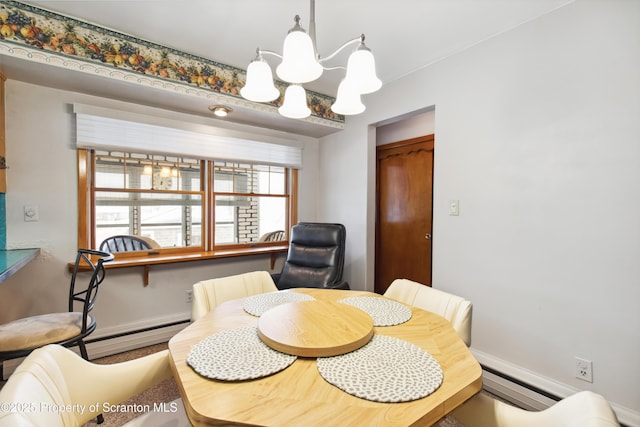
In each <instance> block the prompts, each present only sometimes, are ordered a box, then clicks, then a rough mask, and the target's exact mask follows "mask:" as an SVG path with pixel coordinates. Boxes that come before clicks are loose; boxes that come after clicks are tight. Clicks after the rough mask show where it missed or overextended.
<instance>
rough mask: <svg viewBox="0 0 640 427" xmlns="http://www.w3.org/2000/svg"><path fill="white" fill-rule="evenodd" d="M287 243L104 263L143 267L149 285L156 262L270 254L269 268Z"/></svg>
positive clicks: (71, 267)
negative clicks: (152, 268)
mask: <svg viewBox="0 0 640 427" xmlns="http://www.w3.org/2000/svg"><path fill="white" fill-rule="evenodd" d="M288 249H289V245H287V244H285V245H279V246H264V247H256V248H242V249H238V248H234V249H217V250H214V251H204V252H186V253H180V254H166V255H162V254H157V255H149V254H145V255H141V256H131V257H127V258H121V259H114V260H113V261H110V262H107V263H105V264H104V267H105V268H106V269H108V270H109V269H112V268H129V267H143V268H144V282H143V284H144V286H148V285H149V271H150V269H151V266H152V265H157V264H174V263H179V262H190V261H203V260H207V259H219V258H233V257H240V256H251V255H270V256H271V269H273V267H274V265H275V262H276V258H277V256H278V254H280V253H284V252H287V250H288ZM69 269H70V270H73V263H71V264H69Z"/></svg>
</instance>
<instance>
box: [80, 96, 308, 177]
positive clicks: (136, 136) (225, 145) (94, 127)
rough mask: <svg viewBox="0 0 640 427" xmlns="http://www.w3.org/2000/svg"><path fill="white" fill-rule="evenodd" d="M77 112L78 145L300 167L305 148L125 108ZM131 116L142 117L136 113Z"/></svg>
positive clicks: (81, 146) (85, 109)
mask: <svg viewBox="0 0 640 427" xmlns="http://www.w3.org/2000/svg"><path fill="white" fill-rule="evenodd" d="M74 112H75V113H76V145H77V147H78V148H95V149H103V150H112V151H113V150H119V151H125V152H141V153H150V154H168V155H176V156H182V157H185V156H189V157H194V158H199V159H207V160H227V161H237V162H247V163H260V164H270V165H277V166H286V167H292V168H298V169H299V168H300V167H301V166H302V148H301V147H300V146H296V145H288V144H277V143H272V142H264V141H260V140H258V139H259V137H255V139H254V138H251V139H250V138H248V137H237V136H225V135H220V133H221V130H220V129H218V128H213V127H208V126H203V125H200V124H193V126H192V127H193V128H194V129H185V128H179V127H172V126H162V125H159V124H154V123H144V122H143V120H140V121H131V120H126V119H124V118H120V117H117V116H119V115H122V114H123V112H115V111H110V110H105V109H101V108H98V107H91V106H84V105H80V104H75V105H74ZM124 114H125V115H126V113H124ZM114 116H116V117H114ZM129 116H131V117H136V116H137V117H140V115H135V114H130V115H129ZM155 120H162V119H160V118H158V119H155ZM165 122H166V120H165ZM222 131H224V130H222Z"/></svg>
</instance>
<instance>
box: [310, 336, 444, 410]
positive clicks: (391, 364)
mask: <svg viewBox="0 0 640 427" xmlns="http://www.w3.org/2000/svg"><path fill="white" fill-rule="evenodd" d="M317 364H318V372H319V373H320V375H321V376H322V378H324V379H325V380H326V381H327V382H328V383H330V384H333V385H334V386H336V387H338V388H339V389H341V390H343V391H345V392H347V393H349V394H351V395H354V396H357V397H360V398H362V399H367V400H371V401H374V402H383V403H396V402H409V401H411V400H416V399H421V398H423V397H425V396H428V395H429V394H431V393H433V392H434V391H435V390H436V389H437V388H438V387H440V384H442V369H441V368H440V365H439V364H438V361H437V360H435V359H434V358H433V356H431V355H430V354H429V353H427V352H426V351H424V350H423V349H421V348H420V347H418V346H416V345H414V344H411V343H409V342H407V341H403V340H401V339H398V338H394V337H389V336H386V335H374V336H373V338H371V341H369V342H368V343H367V344H366V345H365V346H363V347H360V348H359V349H358V350H355V351H352V352H351V353H347V354H343V355H340V356H334V357H320V358H318V360H317Z"/></svg>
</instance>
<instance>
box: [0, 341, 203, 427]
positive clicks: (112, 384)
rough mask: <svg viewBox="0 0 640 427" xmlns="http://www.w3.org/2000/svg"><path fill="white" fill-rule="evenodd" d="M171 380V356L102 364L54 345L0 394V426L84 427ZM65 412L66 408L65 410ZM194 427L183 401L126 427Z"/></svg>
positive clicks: (21, 369)
mask: <svg viewBox="0 0 640 427" xmlns="http://www.w3.org/2000/svg"><path fill="white" fill-rule="evenodd" d="M170 376H171V368H170V366H169V352H168V350H164V351H161V352H158V353H154V354H150V355H148V356H144V357H140V358H138V359H134V360H129V361H127V362H122V363H115V364H111V365H98V364H94V363H91V362H88V361H86V360H84V359H82V358H81V357H80V356H78V355H77V354H76V353H74V352H73V351H71V350H69V349H68V348H65V347H63V346H61V345H58V344H50V345H47V346H44V347H41V348H39V349H37V350H35V351H33V352H32V353H31V354H30V355H29V356H28V357H27V358H26V359H24V361H23V362H22V363H21V364H20V365H19V366H18V367H17V368H16V370H15V372H14V373H13V374H12V375H11V377H10V378H9V380H8V381H7V383H6V384H5V385H4V387H2V389H1V390H0V405H2V407H3V408H5V407H6V408H11V410H8V411H5V410H2V411H0V427H22V426H25V427H26V426H33V427H35V426H47V427H74V426H81V425H83V424H85V423H86V422H88V421H90V420H91V419H93V418H95V417H96V416H97V415H99V414H100V413H101V412H104V411H103V407H104V405H105V404H106V405H109V406H111V405H118V404H120V403H122V402H124V401H125V400H127V399H128V398H130V397H132V396H135V395H137V394H138V393H140V392H142V391H144V390H146V389H148V388H149V387H151V386H153V385H155V384H157V383H159V382H160V381H162V380H164V379H167V378H169V377H170ZM62 409H64V410H62ZM152 425H153V426H159V425H166V426H174V427H178V426H190V425H191V424H190V422H189V419H188V418H187V415H186V413H185V411H184V406H183V405H182V401H181V400H177V401H174V402H170V403H168V404H167V405H166V410H165V411H159V410H157V411H153V408H151V412H148V413H147V414H145V415H142V416H141V417H138V418H136V419H134V420H132V421H131V422H130V423H129V424H126V426H129V427H131V426H152Z"/></svg>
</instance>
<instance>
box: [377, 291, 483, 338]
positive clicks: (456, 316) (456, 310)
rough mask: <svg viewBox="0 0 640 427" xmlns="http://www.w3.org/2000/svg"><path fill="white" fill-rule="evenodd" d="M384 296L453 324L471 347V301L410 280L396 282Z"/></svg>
mask: <svg viewBox="0 0 640 427" xmlns="http://www.w3.org/2000/svg"><path fill="white" fill-rule="evenodd" d="M384 296H385V297H387V298H392V299H394V300H397V301H400V302H403V303H405V304H409V305H413V306H414V307H418V308H421V309H423V310H427V311H431V312H433V313H436V314H439V315H440V316H442V317H444V318H445V319H447V320H448V321H449V322H451V325H452V326H453V329H455V331H456V332H457V333H458V335H460V338H462V341H464V343H465V344H466V345H467V346H469V345H471V315H472V312H473V305H472V304H471V301H469V300H466V299H464V298H462V297H459V296H457V295H453V294H450V293H448V292H444V291H441V290H438V289H433V288H432V287H430V286H426V285H423V284H421V283H418V282H414V281H411V280H408V279H396V280H394V281H393V283H391V285H390V286H389V287H388V288H387V290H386V291H385V293H384Z"/></svg>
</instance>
